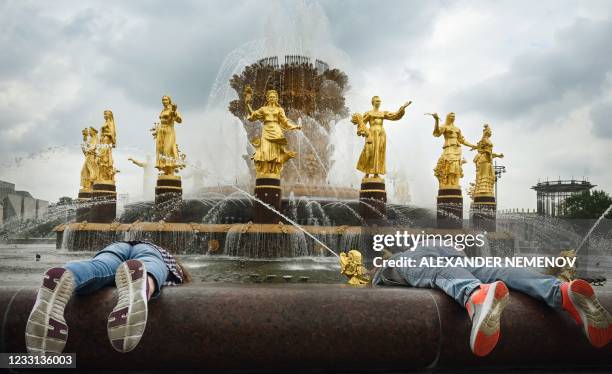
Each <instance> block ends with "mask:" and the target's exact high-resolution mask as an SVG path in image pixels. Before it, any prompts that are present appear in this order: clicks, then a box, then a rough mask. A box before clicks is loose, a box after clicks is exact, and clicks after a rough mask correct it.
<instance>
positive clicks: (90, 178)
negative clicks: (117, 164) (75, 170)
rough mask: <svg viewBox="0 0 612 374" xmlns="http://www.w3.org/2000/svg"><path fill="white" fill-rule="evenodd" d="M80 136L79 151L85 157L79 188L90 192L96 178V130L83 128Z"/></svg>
mask: <svg viewBox="0 0 612 374" xmlns="http://www.w3.org/2000/svg"><path fill="white" fill-rule="evenodd" d="M82 134H83V143H82V144H81V150H82V151H83V155H84V156H85V162H84V163H83V167H82V168H81V188H82V190H83V191H85V192H91V191H92V188H93V184H94V181H95V180H96V179H97V178H98V164H97V161H96V149H97V147H98V130H96V129H94V128H93V127H90V128H84V129H83V131H82Z"/></svg>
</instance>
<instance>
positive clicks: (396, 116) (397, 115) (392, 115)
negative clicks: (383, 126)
mask: <svg viewBox="0 0 612 374" xmlns="http://www.w3.org/2000/svg"><path fill="white" fill-rule="evenodd" d="M410 104H412V101H408V102H406V103H405V104H404V105H402V106H401V107H400V108H399V109H398V110H397V112H385V119H388V120H390V121H397V120H400V119H402V117H403V116H404V114H405V113H406V108H407V107H408V106H409V105H410Z"/></svg>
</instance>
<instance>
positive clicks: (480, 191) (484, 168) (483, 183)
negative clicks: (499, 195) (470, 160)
mask: <svg viewBox="0 0 612 374" xmlns="http://www.w3.org/2000/svg"><path fill="white" fill-rule="evenodd" d="M491 135H492V132H491V127H489V125H487V124H485V125H484V129H483V130H482V139H480V141H479V142H478V144H477V145H476V147H474V148H472V150H478V154H477V155H476V157H474V163H475V164H476V187H475V188H474V196H493V188H494V187H495V171H494V170H493V159H494V158H503V157H504V154H503V153H499V154H498V153H494V152H493V143H491Z"/></svg>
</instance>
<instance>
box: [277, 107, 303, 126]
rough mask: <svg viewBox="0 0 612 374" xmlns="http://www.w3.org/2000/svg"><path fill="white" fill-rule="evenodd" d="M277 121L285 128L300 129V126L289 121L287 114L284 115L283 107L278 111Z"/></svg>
mask: <svg viewBox="0 0 612 374" xmlns="http://www.w3.org/2000/svg"><path fill="white" fill-rule="evenodd" d="M278 123H279V124H280V126H281V127H282V128H283V129H285V130H300V129H301V128H302V126H298V125H294V124H293V123H291V122H290V121H289V119H288V118H287V116H286V115H285V111H284V110H283V108H280V110H279V113H278Z"/></svg>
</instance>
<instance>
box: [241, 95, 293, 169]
mask: <svg viewBox="0 0 612 374" xmlns="http://www.w3.org/2000/svg"><path fill="white" fill-rule="evenodd" d="M252 99H253V90H252V88H251V87H250V86H246V87H245V89H244V102H245V103H246V110H247V114H248V117H247V119H248V120H249V121H252V122H253V121H262V122H263V129H262V131H261V137H260V138H259V139H254V140H252V141H251V144H253V146H254V147H255V153H254V154H253V156H252V157H251V159H253V161H254V162H255V171H256V177H257V178H277V179H280V175H281V171H282V170H283V165H284V164H285V162H287V161H289V159H291V158H293V157H295V152H293V151H290V150H288V149H287V148H286V145H287V139H286V138H285V135H284V133H283V130H300V129H301V128H302V127H301V126H297V125H294V124H292V123H291V122H289V120H288V119H287V116H286V115H285V111H284V110H283V108H282V107H281V106H280V104H279V103H278V93H277V92H276V91H275V90H268V91H267V92H266V104H265V105H264V106H262V107H261V108H259V109H257V110H253V108H252V107H251V103H252Z"/></svg>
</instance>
